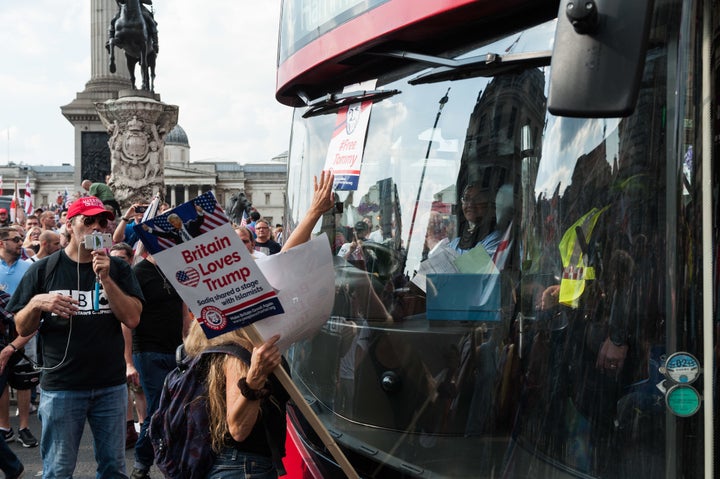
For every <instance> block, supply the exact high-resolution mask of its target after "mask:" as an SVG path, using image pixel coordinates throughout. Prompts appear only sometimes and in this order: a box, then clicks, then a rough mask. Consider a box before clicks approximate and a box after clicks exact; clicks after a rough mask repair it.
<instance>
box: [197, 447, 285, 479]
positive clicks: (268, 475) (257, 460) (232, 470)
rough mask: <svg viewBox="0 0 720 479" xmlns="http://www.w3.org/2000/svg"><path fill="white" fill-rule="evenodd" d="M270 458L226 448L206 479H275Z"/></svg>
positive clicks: (276, 475)
mask: <svg viewBox="0 0 720 479" xmlns="http://www.w3.org/2000/svg"><path fill="white" fill-rule="evenodd" d="M277 477H278V473H277V470H276V469H275V466H274V465H273V461H272V458H269V457H265V456H259V455H257V454H247V453H244V452H242V451H238V450H237V449H235V448H229V447H226V448H225V449H223V450H222V451H220V454H218V455H217V457H216V458H215V462H214V463H213V466H212V468H211V469H210V473H209V474H208V475H207V479H245V478H252V479H277Z"/></svg>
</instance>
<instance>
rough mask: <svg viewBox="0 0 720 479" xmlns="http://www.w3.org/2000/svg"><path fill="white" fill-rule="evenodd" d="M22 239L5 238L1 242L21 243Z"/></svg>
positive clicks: (18, 237) (16, 237)
mask: <svg viewBox="0 0 720 479" xmlns="http://www.w3.org/2000/svg"><path fill="white" fill-rule="evenodd" d="M22 240H23V239H22V238H21V237H20V236H15V237H13V238H5V239H4V240H3V241H12V242H13V243H15V244H17V243H22Z"/></svg>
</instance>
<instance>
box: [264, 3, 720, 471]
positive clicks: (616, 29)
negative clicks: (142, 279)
mask: <svg viewBox="0 0 720 479" xmlns="http://www.w3.org/2000/svg"><path fill="white" fill-rule="evenodd" d="M719 67H720V7H718V5H717V3H716V2H713V1H711V0H684V1H681V0H655V1H650V0H633V1H632V2H628V1H622V0H585V1H583V2H576V1H574V0H562V1H544V0H535V1H529V0H505V1H502V2H500V1H486V0H434V1H425V0H284V1H283V4H282V17H281V24H280V40H279V49H278V74H277V99H278V101H280V102H281V103H284V104H286V105H290V106H293V107H295V113H294V117H293V123H292V136H291V142H290V150H289V164H288V172H289V176H288V194H287V200H288V201H287V214H286V221H287V224H286V228H287V230H288V231H291V230H292V228H293V226H294V225H295V224H296V223H297V221H298V220H299V217H300V215H301V214H302V212H304V211H306V210H307V208H308V206H309V201H310V199H311V198H310V195H309V193H308V190H309V185H311V184H312V175H314V174H317V173H318V172H319V171H320V170H322V169H323V168H332V169H334V170H335V172H336V174H337V175H336V178H337V177H340V181H338V184H337V190H336V192H335V194H336V199H337V207H336V209H335V211H333V212H331V213H328V214H327V215H326V216H325V217H324V218H323V219H322V221H321V222H320V224H319V225H318V230H317V233H321V232H324V233H326V234H327V235H328V238H329V240H330V243H331V246H332V249H333V254H334V255H335V257H334V264H335V273H336V297H335V302H334V307H333V311H332V315H331V317H330V318H329V319H328V321H327V323H326V324H325V326H324V327H323V328H322V330H321V331H320V332H319V333H318V334H317V335H316V336H314V337H313V338H312V339H310V340H307V341H304V342H301V343H298V344H296V345H294V346H293V348H292V349H291V350H290V351H289V352H288V355H287V359H288V361H289V363H290V366H291V369H292V376H293V380H294V382H295V383H296V384H297V385H298V387H299V388H300V389H301V391H302V392H303V394H304V396H305V398H306V399H307V401H308V402H309V404H310V405H311V407H312V409H313V411H314V412H315V414H316V415H317V417H318V418H319V419H320V421H322V423H323V424H324V426H325V427H326V428H327V430H328V431H329V432H330V435H331V436H332V437H333V438H334V439H335V441H336V443H337V444H338V445H339V446H340V448H341V449H342V451H343V452H344V453H345V455H346V457H347V458H348V459H349V461H350V463H351V464H352V465H353V467H354V468H355V469H356V471H357V472H358V474H359V475H360V477H368V478H370V477H372V478H380V477H383V478H384V477H390V478H397V477H407V478H409V477H413V478H458V477H473V478H476V477H488V478H491V477H492V478H528V477H532V478H558V479H560V478H627V477H665V478H676V477H687V478H690V477H692V478H700V477H705V478H712V477H714V474H715V469H714V468H715V466H714V456H715V444H716V443H717V441H715V434H716V432H715V431H716V423H717V422H718V421H717V411H716V407H715V404H716V397H715V393H714V390H713V382H714V379H715V367H714V364H713V361H714V354H715V353H714V351H715V350H717V347H718V346H717V342H716V334H715V331H716V324H717V318H718V312H717V301H716V298H717V293H716V291H717V290H718V278H717V274H716V271H717V269H716V267H715V265H716V262H717V253H718V246H717V245H718V232H719V231H720V230H719V229H718V226H717V218H718V208H717V205H718V201H717V199H718V198H717V196H718V194H719V193H718V192H720V177H719V176H718V173H717V166H716V165H717V163H718V162H717V159H718V146H719V145H720V132H718V126H719V124H720V122H719V120H718V119H719V118H720V105H719V104H718V98H719V97H718V94H717V89H718V86H719V85H720V74H719ZM289 417H290V419H291V426H292V433H293V435H294V438H295V442H296V444H297V445H298V448H299V450H300V451H301V452H302V453H303V456H304V459H305V461H306V466H305V475H306V477H343V476H344V473H343V471H342V470H341V468H340V466H338V465H337V464H336V461H335V459H334V458H333V456H332V455H331V454H330V453H329V452H328V450H327V448H326V447H325V445H324V444H323V441H321V440H320V438H319V437H318V435H317V434H316V433H315V432H314V431H313V428H312V427H310V423H309V422H308V421H307V418H306V417H304V416H303V415H302V414H301V413H300V412H299V410H298V409H296V408H294V407H290V409H289Z"/></svg>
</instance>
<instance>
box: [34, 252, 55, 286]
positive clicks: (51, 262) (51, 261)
mask: <svg viewBox="0 0 720 479" xmlns="http://www.w3.org/2000/svg"><path fill="white" fill-rule="evenodd" d="M59 262H60V251H56V252H54V253H53V254H51V255H50V256H48V257H47V260H46V261H45V264H44V265H43V266H44V272H41V274H39V275H38V276H39V277H40V278H43V282H42V284H40V290H41V291H43V292H47V290H48V282H49V280H50V277H51V276H52V275H53V273H54V272H55V268H57V265H58V263H59ZM41 264H42V263H41ZM41 271H42V267H41Z"/></svg>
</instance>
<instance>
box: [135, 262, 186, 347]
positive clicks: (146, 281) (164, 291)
mask: <svg viewBox="0 0 720 479" xmlns="http://www.w3.org/2000/svg"><path fill="white" fill-rule="evenodd" d="M133 270H134V271H135V276H136V277H137V279H138V282H139V283H140V289H142V292H143V296H144V297H145V306H144V307H143V312H142V314H141V315H140V324H139V325H138V327H137V328H135V329H134V330H133V335H132V337H133V352H134V353H140V352H153V353H169V354H175V349H177V347H178V346H179V345H180V344H181V343H182V328H183V317H182V299H181V298H180V296H179V295H178V293H177V291H175V288H173V287H172V285H171V284H170V282H169V281H167V280H166V279H165V278H164V277H163V276H162V274H161V273H160V271H159V270H158V269H156V268H155V265H153V264H152V263H151V262H150V261H148V260H142V261H141V262H140V263H138V264H136V265H135V267H134V268H133Z"/></svg>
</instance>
